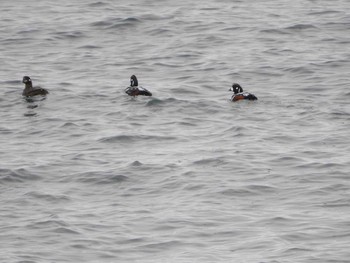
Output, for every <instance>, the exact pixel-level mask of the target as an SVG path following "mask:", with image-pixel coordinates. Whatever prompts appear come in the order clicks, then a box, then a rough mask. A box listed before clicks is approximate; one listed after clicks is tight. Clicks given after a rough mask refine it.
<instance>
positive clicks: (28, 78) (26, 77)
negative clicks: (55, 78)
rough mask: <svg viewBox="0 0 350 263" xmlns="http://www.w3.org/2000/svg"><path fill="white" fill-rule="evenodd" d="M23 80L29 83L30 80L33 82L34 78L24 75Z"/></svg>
mask: <svg viewBox="0 0 350 263" xmlns="http://www.w3.org/2000/svg"><path fill="white" fill-rule="evenodd" d="M22 82H23V83H24V84H27V83H29V82H30V83H31V82H32V80H31V79H30V77H28V76H24V77H23V80H22Z"/></svg>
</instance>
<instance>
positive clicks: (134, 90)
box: [125, 75, 152, 97]
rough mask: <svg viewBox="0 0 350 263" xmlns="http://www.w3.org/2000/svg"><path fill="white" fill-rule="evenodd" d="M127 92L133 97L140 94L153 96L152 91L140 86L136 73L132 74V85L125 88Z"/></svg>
mask: <svg viewBox="0 0 350 263" xmlns="http://www.w3.org/2000/svg"><path fill="white" fill-rule="evenodd" d="M125 93H126V94H128V95H129V96H133V97H135V96H139V95H142V96H152V93H151V92H150V91H149V90H147V89H145V88H142V87H141V86H139V83H138V81H137V78H136V76H135V75H132V76H131V77H130V87H127V88H126V89H125Z"/></svg>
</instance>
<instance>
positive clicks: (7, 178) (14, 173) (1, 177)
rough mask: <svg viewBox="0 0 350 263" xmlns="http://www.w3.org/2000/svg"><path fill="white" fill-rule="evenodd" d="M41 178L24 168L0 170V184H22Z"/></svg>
mask: <svg viewBox="0 0 350 263" xmlns="http://www.w3.org/2000/svg"><path fill="white" fill-rule="evenodd" d="M40 179H41V176H39V175H37V174H33V173H30V172H29V171H28V170H26V169H24V168H19V169H14V170H11V169H1V168H0V182H3V183H5V182H12V183H16V182H18V183H24V182H26V181H36V180H40Z"/></svg>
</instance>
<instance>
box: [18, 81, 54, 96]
mask: <svg viewBox="0 0 350 263" xmlns="http://www.w3.org/2000/svg"><path fill="white" fill-rule="evenodd" d="M22 82H23V83H24V85H25V88H24V90H23V92H22V96H25V97H33V96H38V95H41V96H45V95H46V94H49V92H48V91H47V90H46V89H43V88H40V87H33V83H32V80H31V79H30V77H28V76H24V77H23V80H22Z"/></svg>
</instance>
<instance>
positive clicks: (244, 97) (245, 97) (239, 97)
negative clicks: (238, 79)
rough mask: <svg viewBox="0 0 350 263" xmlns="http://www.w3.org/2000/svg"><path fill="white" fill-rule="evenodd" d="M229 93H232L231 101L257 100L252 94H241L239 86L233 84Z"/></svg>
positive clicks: (241, 90)
mask: <svg viewBox="0 0 350 263" xmlns="http://www.w3.org/2000/svg"><path fill="white" fill-rule="evenodd" d="M229 91H233V93H234V94H233V95H232V97H231V101H239V100H257V99H258V98H257V97H255V95H254V94H251V93H249V92H243V89H242V87H241V85H239V84H237V83H233V85H232V87H231V88H230V89H229Z"/></svg>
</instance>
